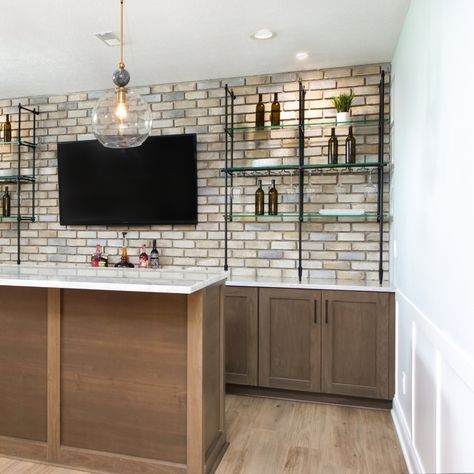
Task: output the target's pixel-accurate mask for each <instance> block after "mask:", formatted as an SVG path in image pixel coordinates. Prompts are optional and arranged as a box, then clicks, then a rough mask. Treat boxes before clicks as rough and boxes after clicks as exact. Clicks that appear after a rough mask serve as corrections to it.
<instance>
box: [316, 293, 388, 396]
mask: <svg viewBox="0 0 474 474" xmlns="http://www.w3.org/2000/svg"><path fill="white" fill-rule="evenodd" d="M322 300H323V319H324V324H323V325H322V327H323V329H322V351H321V367H322V391H323V392H325V393H331V394H338V395H353V396H359V397H367V398H382V399H388V398H389V367H390V365H391V364H390V361H389V357H390V346H391V344H390V334H389V328H390V321H389V319H390V295H388V294H386V293H377V292H361V291H324V292H323V293H322Z"/></svg>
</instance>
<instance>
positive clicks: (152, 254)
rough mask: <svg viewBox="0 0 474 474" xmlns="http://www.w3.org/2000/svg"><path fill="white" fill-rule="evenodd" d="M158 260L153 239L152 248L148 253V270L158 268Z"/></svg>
mask: <svg viewBox="0 0 474 474" xmlns="http://www.w3.org/2000/svg"><path fill="white" fill-rule="evenodd" d="M159 266H160V260H159V256H158V250H156V239H153V248H152V249H151V252H150V268H159Z"/></svg>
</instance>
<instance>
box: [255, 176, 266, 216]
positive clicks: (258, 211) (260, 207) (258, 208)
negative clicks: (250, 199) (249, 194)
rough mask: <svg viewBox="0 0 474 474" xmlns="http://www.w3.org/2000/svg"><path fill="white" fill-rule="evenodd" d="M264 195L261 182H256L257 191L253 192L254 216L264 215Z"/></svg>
mask: <svg viewBox="0 0 474 474" xmlns="http://www.w3.org/2000/svg"><path fill="white" fill-rule="evenodd" d="M264 202H265V193H264V191H263V189H262V180H261V179H259V180H258V189H257V191H255V215H256V216H263V215H264V214H265V209H264Z"/></svg>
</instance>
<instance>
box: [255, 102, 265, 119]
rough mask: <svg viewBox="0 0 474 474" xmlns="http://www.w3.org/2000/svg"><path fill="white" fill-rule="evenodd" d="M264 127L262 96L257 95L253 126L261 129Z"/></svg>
mask: <svg viewBox="0 0 474 474" xmlns="http://www.w3.org/2000/svg"><path fill="white" fill-rule="evenodd" d="M264 125H265V104H264V103H263V99H262V94H258V103H257V109H256V111H255V126H256V127H263V126H264Z"/></svg>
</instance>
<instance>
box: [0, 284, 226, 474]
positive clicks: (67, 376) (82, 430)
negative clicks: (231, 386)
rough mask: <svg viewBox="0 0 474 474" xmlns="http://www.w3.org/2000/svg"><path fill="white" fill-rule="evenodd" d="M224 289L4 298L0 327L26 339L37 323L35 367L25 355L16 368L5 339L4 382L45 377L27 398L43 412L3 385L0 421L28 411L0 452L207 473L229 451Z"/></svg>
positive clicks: (97, 465) (22, 291) (119, 468)
mask: <svg viewBox="0 0 474 474" xmlns="http://www.w3.org/2000/svg"><path fill="white" fill-rule="evenodd" d="M222 288H223V286H222V284H215V285H213V286H209V287H207V288H204V289H202V290H198V291H196V292H194V293H191V294H189V295H187V294H170V293H152V292H149V293H142V292H133V291H130V292H127V291H109V290H83V289H59V288H40V289H37V288H33V289H31V288H22V287H14V288H8V289H6V288H5V287H0V293H1V292H2V290H4V291H3V296H4V298H3V305H2V307H3V309H2V311H0V322H1V323H2V325H4V326H5V327H6V328H8V324H14V328H15V329H16V328H21V329H22V330H23V326H24V330H25V331H26V334H30V333H29V332H28V331H29V328H28V324H32V323H34V325H33V326H32V327H33V328H34V329H36V330H37V333H38V334H37V338H35V339H33V335H31V336H27V337H28V338H29V339H28V342H29V344H30V348H29V350H31V351H32V352H31V355H32V356H34V357H33V359H31V360H30V359H25V357H27V356H28V357H30V358H31V356H30V354H29V353H28V347H26V346H25V353H24V354H23V353H21V352H20V354H19V356H18V357H21V359H19V360H17V361H14V364H13V365H12V366H11V367H7V364H6V362H5V361H6V360H7V358H10V359H12V360H14V359H15V357H16V354H15V353H14V351H12V350H11V349H12V345H11V344H12V343H13V342H14V341H13V339H14V338H13V339H12V337H13V336H12V334H14V333H13V332H12V333H11V334H10V333H8V332H6V333H5V332H4V333H3V337H2V335H1V334H0V380H1V379H2V376H4V375H5V374H7V375H8V374H12V370H13V368H14V369H15V370H22V369H21V368H22V367H26V369H25V370H28V371H30V370H33V368H35V367H43V368H42V369H41V370H39V371H38V370H37V369H35V372H36V373H35V375H34V378H33V379H31V380H35V381H37V380H38V377H40V378H41V377H43V379H42V382H41V383H37V382H36V385H35V387H33V386H32V387H31V389H32V390H33V391H34V390H36V391H38V390H39V392H38V394H39V393H40V392H41V391H43V392H44V393H43V394H42V395H41V396H42V398H41V397H40V398H39V399H40V400H43V402H42V403H43V405H41V403H40V404H39V405H38V404H36V405H35V407H32V408H30V403H32V401H31V402H30V399H29V398H28V399H27V400H25V401H24V402H23V399H22V398H21V396H23V397H25V395H24V394H21V393H20V391H21V387H20V386H18V387H16V386H15V387H13V388H10V389H8V390H7V389H6V388H3V387H4V384H2V383H1V382H0V410H1V409H2V408H3V409H5V407H9V406H11V407H16V406H17V405H16V404H15V403H18V406H19V407H21V408H22V409H24V410H26V412H27V413H26V414H25V417H24V419H25V420H27V421H26V423H24V424H23V425H21V424H19V423H15V419H14V418H12V419H11V421H9V425H2V424H1V423H0V452H2V453H3V454H6V455H12V456H20V457H25V458H31V459H40V460H43V461H47V462H50V463H53V464H59V465H64V466H71V467H78V468H82V469H90V470H100V471H106V472H113V473H127V474H134V473H137V474H138V473H144V474H146V473H150V474H151V473H157V474H171V473H183V474H184V473H191V474H201V473H208V472H212V471H213V470H214V469H215V467H216V466H217V464H218V462H219V461H220V459H221V457H222V455H223V453H224V452H225V449H226V447H227V443H226V438H225V433H224V360H223V357H224V341H223V335H224V328H223V324H224V323H223V289H222ZM9 294H11V295H12V296H11V298H10V296H9ZM32 295H33V296H34V298H33V297H32ZM12 321H13V323H12ZM35 321H36V322H35ZM38 324H39V325H40V326H38ZM41 328H42V329H41ZM35 344H36V345H35ZM38 344H40V346H38ZM38 350H40V351H43V357H42V358H40V359H39V360H37V359H38V358H37V354H38ZM41 364H43V365H42V366H41ZM29 366H31V368H30V367H29ZM19 375H20V376H21V373H20V374H19ZM11 390H16V391H17V392H18V393H11ZM38 396H39V395H38ZM15 397H20V398H18V401H17V402H14V401H13V400H14V399H15ZM12 403H13V405H12ZM22 403H23V404H22ZM36 406H37V407H40V406H43V408H42V410H39V411H38V409H37V408H36ZM18 409H19V408H18ZM31 410H33V411H32V412H31V413H29V411H31ZM7 419H8V418H7ZM41 427H43V428H41ZM38 429H39V431H38ZM15 430H16V431H15ZM28 430H30V431H31V433H28ZM41 430H43V431H41ZM41 433H44V434H43V435H42V434H41Z"/></svg>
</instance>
